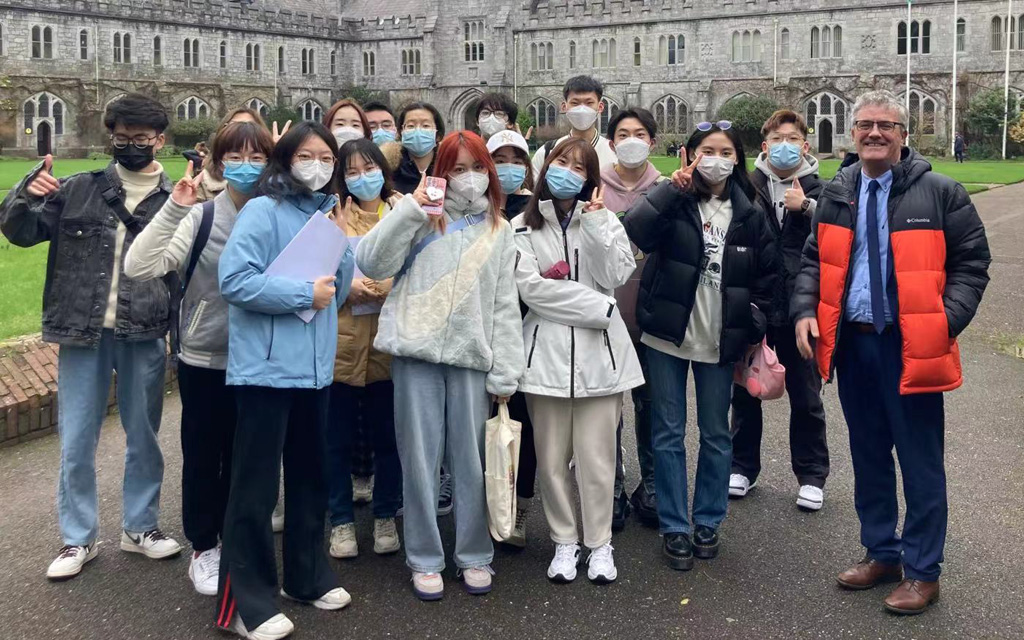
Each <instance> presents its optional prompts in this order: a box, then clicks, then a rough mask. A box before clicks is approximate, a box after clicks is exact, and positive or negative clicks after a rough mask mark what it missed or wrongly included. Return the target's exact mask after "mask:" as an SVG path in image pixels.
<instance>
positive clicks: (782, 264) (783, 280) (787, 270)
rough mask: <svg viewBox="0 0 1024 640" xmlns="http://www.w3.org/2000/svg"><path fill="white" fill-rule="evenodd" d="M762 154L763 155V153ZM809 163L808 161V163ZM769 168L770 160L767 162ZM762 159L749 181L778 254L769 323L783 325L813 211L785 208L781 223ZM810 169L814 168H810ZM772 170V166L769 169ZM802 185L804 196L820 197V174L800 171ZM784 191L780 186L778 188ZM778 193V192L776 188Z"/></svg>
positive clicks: (813, 198)
mask: <svg viewBox="0 0 1024 640" xmlns="http://www.w3.org/2000/svg"><path fill="white" fill-rule="evenodd" d="M761 156H762V157H763V156H764V154H761ZM805 164H806V162H805ZM764 166H765V167H767V162H765V163H764ZM761 167H762V158H761V157H759V158H758V161H757V169H755V170H754V171H752V172H751V174H750V181H751V182H752V183H754V189H756V190H757V204H758V206H760V207H761V209H763V210H764V212H765V221H766V222H767V224H768V228H769V229H771V231H772V235H773V236H774V238H775V248H776V252H777V254H778V262H777V265H778V269H779V271H778V273H779V277H778V278H776V280H775V289H774V292H773V295H772V313H771V316H769V319H768V321H769V324H771V325H772V326H776V327H780V326H786V325H788V324H789V299H790V298H791V297H793V286H794V285H795V284H796V276H797V274H798V273H800V264H801V260H802V257H803V252H804V243H805V242H807V236H809V235H810V234H811V215H812V213H813V212H812V211H810V212H808V213H803V212H801V211H786V214H785V216H783V218H782V224H781V225H780V224H779V218H778V215H776V213H775V211H776V209H775V200H776V199H775V198H773V197H772V190H771V185H769V184H768V176H766V175H765V173H764V171H765V170H766V169H762V168H761ZM808 169H811V167H808ZM767 170H769V171H770V169H767ZM813 170H814V171H816V170H817V161H815V162H814V164H813ZM798 173H800V174H802V175H800V176H799V180H800V188H801V189H803V190H804V195H805V196H806V197H807V198H810V199H811V200H817V199H818V196H819V195H820V194H821V186H822V185H821V181H820V180H818V175H817V173H808V172H805V171H800V172H798ZM779 190H781V188H779ZM776 193H778V191H776Z"/></svg>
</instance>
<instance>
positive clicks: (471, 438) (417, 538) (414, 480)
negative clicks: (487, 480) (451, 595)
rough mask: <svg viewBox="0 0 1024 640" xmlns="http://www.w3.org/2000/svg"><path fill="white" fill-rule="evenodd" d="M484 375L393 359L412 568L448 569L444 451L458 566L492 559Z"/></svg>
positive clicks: (405, 524) (407, 552)
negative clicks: (441, 526)
mask: <svg viewBox="0 0 1024 640" xmlns="http://www.w3.org/2000/svg"><path fill="white" fill-rule="evenodd" d="M486 377H487V374H486V373H484V372H483V371H474V370H472V369H463V368H461V367H452V366H448V365H443V364H431V363H429V362H425V361H423V360H416V359H412V358H394V359H393V360H392V361H391V378H392V380H393V381H394V383H395V435H396V436H397V440H398V455H399V457H400V458H401V461H402V481H403V482H402V484H403V487H404V492H405V504H404V509H405V516H404V518H403V529H404V533H405V556H406V564H408V565H409V568H411V569H412V570H413V571H420V572H423V573H440V572H441V571H443V570H444V567H445V564H444V548H443V547H442V546H441V534H440V532H439V531H438V528H437V498H438V492H439V491H440V472H441V459H442V457H443V458H445V469H446V470H447V471H448V472H449V473H450V474H451V476H452V487H453V490H454V498H455V565H456V566H457V567H459V568H460V569H470V568H473V567H481V566H484V565H488V564H490V563H491V559H492V558H493V557H494V547H493V545H492V544H491V536H490V534H489V533H488V531H487V499H486V496H485V494H484V423H485V422H487V418H488V417H490V411H491V398H490V395H489V394H488V393H487V389H486V387H485V380H486ZM446 448H447V451H446Z"/></svg>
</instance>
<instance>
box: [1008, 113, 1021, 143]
mask: <svg viewBox="0 0 1024 640" xmlns="http://www.w3.org/2000/svg"><path fill="white" fill-rule="evenodd" d="M1008 135H1009V136H1010V140H1013V141H1014V142H1016V143H1018V144H1024V113H1022V114H1020V117H1019V118H1017V123H1016V124H1011V125H1010V131H1009V133H1008Z"/></svg>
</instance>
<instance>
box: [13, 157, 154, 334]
mask: <svg viewBox="0 0 1024 640" xmlns="http://www.w3.org/2000/svg"><path fill="white" fill-rule="evenodd" d="M108 180H109V181H110V182H112V183H113V185H114V187H115V188H117V190H118V192H119V193H120V195H121V197H122V199H123V198H124V189H123V186H122V184H121V179H120V178H119V177H118V176H117V171H116V170H115V169H114V164H113V163H111V164H110V165H108V166H107V168H106V169H103V170H99V171H92V172H88V173H78V174H75V175H73V176H69V177H67V178H61V179H60V181H59V182H60V188H59V189H58V190H57V191H55V192H54V193H51V194H50V195H48V196H46V197H45V198H37V197H35V196H33V195H31V194H30V193H28V191H27V190H26V189H25V187H27V186H28V185H27V182H26V180H24V179H23V180H22V181H21V182H20V183H18V184H17V185H16V186H15V187H14V189H12V190H11V192H10V193H9V194H8V195H7V197H6V198H5V199H4V201H3V203H0V231H2V232H3V234H4V236H6V237H7V239H8V240H10V242H11V244H14V245H17V246H20V247H31V246H33V245H36V244H39V243H40V242H47V241H49V243H50V250H49V254H48V256H47V259H46V285H45V287H44V289H43V339H44V340H46V341H47V342H56V343H58V344H62V345H72V346H85V347H95V346H96V345H98V344H99V340H100V335H101V333H102V331H103V318H104V315H105V314H106V310H107V299H108V295H109V293H110V286H111V281H112V277H113V270H114V268H115V265H114V248H115V243H116V240H117V225H118V222H119V220H118V217H117V213H116V212H115V211H114V210H113V209H112V208H111V207H110V206H109V205H108V204H107V203H106V202H105V201H104V199H103V196H102V195H101V194H102V193H103V191H104V189H106V188H107V187H108V184H109V183H108ZM171 188H172V185H171V181H170V180H169V179H168V178H167V176H166V175H164V176H163V177H162V179H161V181H160V185H159V186H158V187H157V188H156V189H154V190H153V191H152V192H151V193H149V194H148V195H147V196H146V197H145V198H144V199H143V200H142V202H140V203H139V205H138V206H137V207H136V209H135V212H134V215H135V217H136V218H138V219H139V221H140V222H141V223H142V225H145V224H147V223H148V222H149V221H150V220H151V219H152V218H153V216H154V215H155V214H156V212H157V211H159V210H160V208H161V207H162V206H163V204H164V202H165V201H166V200H167V198H168V197H169V196H170V193H171ZM134 239H135V234H134V233H132V231H131V230H129V231H128V232H127V234H126V235H125V240H124V247H123V249H122V250H121V264H119V265H116V268H117V269H120V270H121V275H120V278H119V279H118V293H117V322H116V325H115V327H114V335H115V336H116V337H117V338H118V339H119V340H150V339H154V338H160V337H163V336H164V334H166V333H167V326H168V318H169V309H170V296H169V293H168V288H167V285H166V284H165V283H164V281H162V280H150V281H147V282H137V281H133V280H131V279H130V278H128V276H126V275H125V274H124V256H125V254H127V253H128V248H129V247H130V246H131V243H132V241H133V240H134Z"/></svg>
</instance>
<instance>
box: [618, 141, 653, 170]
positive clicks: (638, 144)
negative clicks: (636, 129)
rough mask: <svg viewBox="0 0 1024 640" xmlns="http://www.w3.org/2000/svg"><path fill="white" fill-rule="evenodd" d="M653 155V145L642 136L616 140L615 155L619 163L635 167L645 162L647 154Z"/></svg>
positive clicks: (631, 167) (627, 166)
mask: <svg viewBox="0 0 1024 640" xmlns="http://www.w3.org/2000/svg"><path fill="white" fill-rule="evenodd" d="M649 155H651V145H649V144H648V143H647V141H646V140H641V139H640V138H626V139H625V140H617V141H616V142H615V157H616V158H618V159H619V164H621V165H622V166H624V167H626V168H627V169H635V168H637V167H639V166H641V165H643V164H644V163H645V162H647V156H649Z"/></svg>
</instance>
